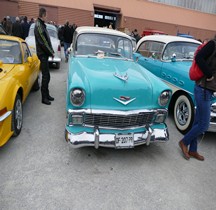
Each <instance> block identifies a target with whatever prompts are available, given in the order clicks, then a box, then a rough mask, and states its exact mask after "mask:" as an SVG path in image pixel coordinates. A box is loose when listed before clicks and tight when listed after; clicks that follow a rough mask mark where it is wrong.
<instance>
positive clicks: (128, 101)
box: [113, 96, 136, 106]
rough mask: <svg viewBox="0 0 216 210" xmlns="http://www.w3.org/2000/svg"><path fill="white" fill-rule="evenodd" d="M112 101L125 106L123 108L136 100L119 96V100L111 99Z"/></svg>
mask: <svg viewBox="0 0 216 210" xmlns="http://www.w3.org/2000/svg"><path fill="white" fill-rule="evenodd" d="M113 99H114V100H116V101H118V102H119V103H121V104H123V105H125V106H126V105H128V104H129V103H131V102H132V101H134V100H136V98H132V99H130V97H129V96H120V97H119V99H118V98H115V97H113Z"/></svg>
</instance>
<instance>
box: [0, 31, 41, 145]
mask: <svg viewBox="0 0 216 210" xmlns="http://www.w3.org/2000/svg"><path fill="white" fill-rule="evenodd" d="M39 67H40V61H39V59H38V57H37V55H36V54H33V55H32V54H31V52H30V50H29V47H28V45H27V44H26V42H25V41H24V40H22V39H20V38H18V37H13V36H7V35H0V87H1V88H0V89H1V90H0V146H2V145H4V144H5V143H6V142H7V141H8V140H9V139H10V137H11V136H12V135H13V136H18V135H19V133H20V132H21V129H22V124H23V109H22V106H23V103H24V101H25V100H26V98H27V96H28V94H29V92H30V90H31V89H33V90H38V89H39V84H38V77H39V72H40V70H39Z"/></svg>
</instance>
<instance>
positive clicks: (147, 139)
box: [65, 127, 169, 149]
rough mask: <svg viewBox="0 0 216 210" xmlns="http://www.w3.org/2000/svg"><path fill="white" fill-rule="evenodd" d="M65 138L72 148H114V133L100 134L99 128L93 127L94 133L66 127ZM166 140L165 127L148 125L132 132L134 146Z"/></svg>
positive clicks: (166, 131) (167, 133)
mask: <svg viewBox="0 0 216 210" xmlns="http://www.w3.org/2000/svg"><path fill="white" fill-rule="evenodd" d="M65 139H66V141H67V142H68V143H69V144H70V145H71V146H72V147H73V148H79V147H87V146H93V147H95V148H96V149H97V148H99V147H110V148H116V144H115V134H101V133H100V132H99V129H95V132H94V133H87V132H83V133H78V134H73V133H71V132H69V131H68V130H67V129H66V130H65ZM168 140H169V132H168V129H167V127H165V128H164V129H154V130H153V129H151V127H148V128H146V131H145V132H143V133H134V146H138V145H142V144H146V145H149V144H150V143H152V142H166V141H168Z"/></svg>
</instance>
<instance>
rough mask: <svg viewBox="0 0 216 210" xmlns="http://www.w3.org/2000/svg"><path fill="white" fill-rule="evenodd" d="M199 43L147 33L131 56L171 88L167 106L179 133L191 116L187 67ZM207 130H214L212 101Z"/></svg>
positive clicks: (192, 105)
mask: <svg viewBox="0 0 216 210" xmlns="http://www.w3.org/2000/svg"><path fill="white" fill-rule="evenodd" d="M200 44H201V43H200V42H199V41H197V40H195V39H191V38H184V37H179V36H169V35H150V36H146V37H143V38H142V39H141V40H140V41H139V42H138V43H137V49H136V52H135V53H134V60H136V61H137V62H138V63H139V64H140V65H142V66H143V67H145V68H146V69H148V70H149V71H150V72H151V73H153V74H155V75H156V76H157V77H159V78H160V79H161V80H162V81H164V82H166V84H167V85H169V86H170V88H171V89H172V92H173V94H172V99H171V102H170V104H169V110H170V113H172V114H173V117H174V122H175V125H176V127H177V129H178V130H179V131H180V132H181V133H183V134H185V133H186V132H188V130H189V129H190V128H191V126H192V124H193V120H194V114H195V108H196V105H195V101H194V91H193V89H194V81H192V80H190V78H189V69H190V66H191V64H192V61H193V57H194V52H195V51H196V49H197V47H198V46H199V45H200ZM214 101H215V100H214ZM208 131H216V103H213V104H212V112H211V122H210V126H209V129H208Z"/></svg>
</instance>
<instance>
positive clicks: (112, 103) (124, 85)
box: [68, 58, 162, 110]
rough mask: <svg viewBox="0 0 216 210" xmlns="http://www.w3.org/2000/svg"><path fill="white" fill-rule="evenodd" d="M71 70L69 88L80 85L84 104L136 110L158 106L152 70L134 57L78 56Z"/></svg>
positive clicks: (95, 107)
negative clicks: (142, 65) (130, 58)
mask: <svg viewBox="0 0 216 210" xmlns="http://www.w3.org/2000/svg"><path fill="white" fill-rule="evenodd" d="M74 70H75V71H74ZM69 74H70V75H69V81H68V82H69V83H68V84H69V89H70V90H71V89H73V88H74V87H81V88H83V89H84V90H85V92H86V101H85V103H84V106H85V107H83V108H93V109H102V108H104V109H118V110H133V109H145V108H146V109H148V108H153V107H154V105H155V106H158V104H157V98H158V94H157V95H156V96H155V94H153V89H152V85H151V84H152V81H150V78H149V77H150V76H149V75H150V74H151V73H149V72H147V71H146V70H145V69H144V68H142V67H141V66H139V65H138V64H137V63H135V62H133V61H126V60H121V59H109V58H104V59H98V58H76V59H74V60H73V61H71V63H70V70H69ZM151 75H152V74H151ZM152 76H154V75H152ZM121 77H122V78H121ZM124 77H125V78H126V77H128V79H127V80H124ZM154 79H155V80H156V81H159V83H160V80H158V79H157V78H156V77H154ZM154 79H153V80H154ZM156 85H157V84H156ZM158 85H159V87H160V84H158ZM159 89H160V88H159ZM161 91H162V90H161V89H160V92H161ZM153 101H154V102H153ZM155 102H156V103H155ZM89 106H91V107H89Z"/></svg>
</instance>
